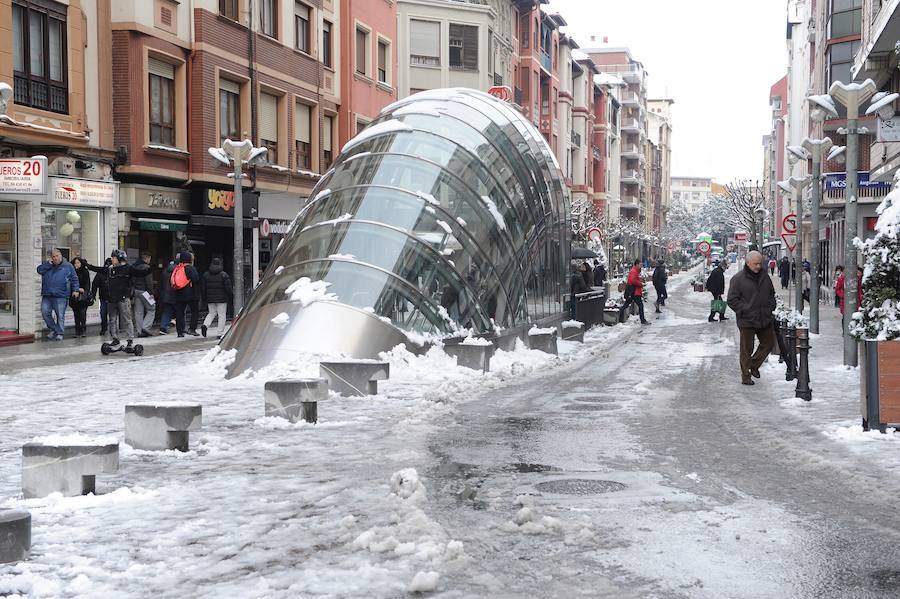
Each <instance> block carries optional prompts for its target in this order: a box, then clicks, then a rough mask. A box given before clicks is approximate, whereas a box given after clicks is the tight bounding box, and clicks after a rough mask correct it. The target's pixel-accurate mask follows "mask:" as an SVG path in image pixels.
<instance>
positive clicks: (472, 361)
mask: <svg viewBox="0 0 900 599" xmlns="http://www.w3.org/2000/svg"><path fill="white" fill-rule="evenodd" d="M467 341H468V340H467ZM479 341H484V343H474V342H471V343H466V342H463V343H459V344H457V345H445V346H444V351H445V352H446V353H447V354H448V355H450V356H453V357H455V358H456V364H457V366H462V367H463V368H471V369H472V370H480V371H482V372H490V370H491V356H493V355H494V344H493V343H491V342H490V341H488V340H486V339H484V340H479Z"/></svg>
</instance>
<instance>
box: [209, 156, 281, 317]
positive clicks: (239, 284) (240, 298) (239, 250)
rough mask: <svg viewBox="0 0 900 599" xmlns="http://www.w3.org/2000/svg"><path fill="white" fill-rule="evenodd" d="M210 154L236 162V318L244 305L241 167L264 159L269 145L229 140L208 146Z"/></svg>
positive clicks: (222, 161) (223, 161) (229, 164)
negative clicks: (260, 145)
mask: <svg viewBox="0 0 900 599" xmlns="http://www.w3.org/2000/svg"><path fill="white" fill-rule="evenodd" d="M207 151H208V152H209V155H210V156H212V157H213V158H215V159H216V160H218V161H219V162H221V163H222V164H224V165H225V166H231V165H232V164H233V165H234V172H233V173H230V174H229V176H233V177H234V208H233V210H234V315H235V318H236V317H237V315H238V313H239V312H240V311H241V308H243V307H244V205H243V193H242V192H243V187H242V186H241V180H242V179H243V178H244V176H245V175H244V174H243V173H242V172H241V167H242V166H243V165H244V164H246V165H248V166H255V165H257V164H260V163H262V162H264V161H265V159H266V152H267V149H266V148H256V147H253V142H252V141H250V140H249V139H245V140H244V141H231V140H230V139H226V140H225V141H224V142H222V147H221V148H209V149H208V150H207Z"/></svg>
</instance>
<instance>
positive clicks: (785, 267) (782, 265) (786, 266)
mask: <svg viewBox="0 0 900 599" xmlns="http://www.w3.org/2000/svg"><path fill="white" fill-rule="evenodd" d="M778 278H780V279H781V288H782V289H787V288H788V281H790V279H791V261H790V260H788V257H787V256H783V257H782V258H781V262H779V263H778Z"/></svg>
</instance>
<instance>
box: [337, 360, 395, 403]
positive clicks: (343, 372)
mask: <svg viewBox="0 0 900 599" xmlns="http://www.w3.org/2000/svg"><path fill="white" fill-rule="evenodd" d="M390 374H391V369H390V364H388V363H387V362H377V361H375V360H337V361H333V362H319V376H320V377H322V378H323V379H325V380H327V381H328V385H329V387H330V388H331V390H332V391H334V392H336V393H340V394H341V395H344V396H345V397H351V396H356V397H361V396H365V395H377V394H378V381H385V380H387V379H388V378H389V377H390Z"/></svg>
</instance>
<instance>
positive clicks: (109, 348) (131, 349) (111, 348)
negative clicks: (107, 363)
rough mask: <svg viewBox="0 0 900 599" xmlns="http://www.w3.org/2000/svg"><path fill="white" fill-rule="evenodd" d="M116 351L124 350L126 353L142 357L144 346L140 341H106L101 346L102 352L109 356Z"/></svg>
mask: <svg viewBox="0 0 900 599" xmlns="http://www.w3.org/2000/svg"><path fill="white" fill-rule="evenodd" d="M116 352H124V353H126V354H133V355H135V356H138V357H140V356H143V355H144V346H143V345H141V344H140V343H138V344H136V345H127V344H119V345H112V344H110V343H104V344H103V345H101V346H100V353H102V354H103V355H104V356H108V355H109V354H114V353H116Z"/></svg>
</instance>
